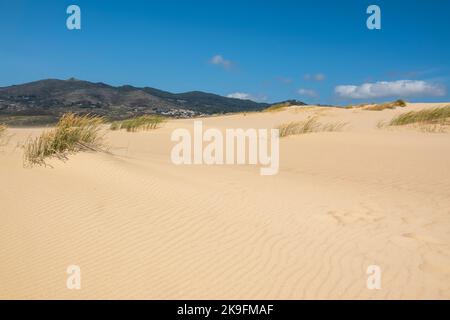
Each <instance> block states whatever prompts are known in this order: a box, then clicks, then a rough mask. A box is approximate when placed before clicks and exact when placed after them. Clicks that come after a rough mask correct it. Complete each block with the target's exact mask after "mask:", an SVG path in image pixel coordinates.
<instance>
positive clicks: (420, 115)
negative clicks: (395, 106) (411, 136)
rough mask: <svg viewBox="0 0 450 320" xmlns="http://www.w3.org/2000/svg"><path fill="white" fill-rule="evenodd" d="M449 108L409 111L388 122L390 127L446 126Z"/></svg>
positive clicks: (449, 112)
mask: <svg viewBox="0 0 450 320" xmlns="http://www.w3.org/2000/svg"><path fill="white" fill-rule="evenodd" d="M449 119H450V106H445V107H438V108H431V109H423V110H420V111H410V112H406V113H403V114H401V115H398V116H397V117H395V118H394V119H392V120H391V121H390V122H389V125H390V126H403V125H407V124H412V123H419V124H448V120H449Z"/></svg>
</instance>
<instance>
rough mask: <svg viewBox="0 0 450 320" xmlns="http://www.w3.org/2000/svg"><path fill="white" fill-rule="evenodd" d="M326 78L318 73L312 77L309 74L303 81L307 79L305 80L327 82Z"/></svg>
mask: <svg viewBox="0 0 450 320" xmlns="http://www.w3.org/2000/svg"><path fill="white" fill-rule="evenodd" d="M325 78H326V77H325V75H324V74H323V73H316V74H313V75H310V74H308V73H307V74H305V75H304V76H303V79H305V80H314V81H323V80H325Z"/></svg>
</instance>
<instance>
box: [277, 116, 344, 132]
mask: <svg viewBox="0 0 450 320" xmlns="http://www.w3.org/2000/svg"><path fill="white" fill-rule="evenodd" d="M346 125H347V123H345V122H330V123H324V124H323V123H320V122H319V121H318V120H317V117H311V118H309V119H307V120H305V121H299V122H289V123H284V124H282V125H280V126H278V127H277V129H278V130H280V137H287V136H291V135H298V134H305V133H311V132H332V131H340V130H342V129H343V128H344V127H345V126H346Z"/></svg>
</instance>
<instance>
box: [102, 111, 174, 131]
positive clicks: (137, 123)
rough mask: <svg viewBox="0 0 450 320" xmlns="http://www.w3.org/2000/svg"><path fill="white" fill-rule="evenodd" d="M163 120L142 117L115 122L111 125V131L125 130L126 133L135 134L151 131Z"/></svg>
mask: <svg viewBox="0 0 450 320" xmlns="http://www.w3.org/2000/svg"><path fill="white" fill-rule="evenodd" d="M164 121H165V119H164V118H163V117H161V116H150V115H144V116H140V117H135V118H132V119H128V120H123V121H115V122H113V123H111V126H110V129H111V130H121V129H125V130H127V131H128V132H136V131H139V130H143V131H146V130H153V129H156V128H158V126H159V125H160V124H161V123H163V122H164Z"/></svg>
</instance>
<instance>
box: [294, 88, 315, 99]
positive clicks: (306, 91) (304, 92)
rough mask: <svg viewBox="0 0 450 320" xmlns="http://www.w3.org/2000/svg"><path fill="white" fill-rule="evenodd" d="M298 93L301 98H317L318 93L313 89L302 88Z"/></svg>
mask: <svg viewBox="0 0 450 320" xmlns="http://www.w3.org/2000/svg"><path fill="white" fill-rule="evenodd" d="M297 93H298V94H299V95H301V96H307V97H317V92H316V91H314V90H312V89H305V88H300V89H298V90H297Z"/></svg>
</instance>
